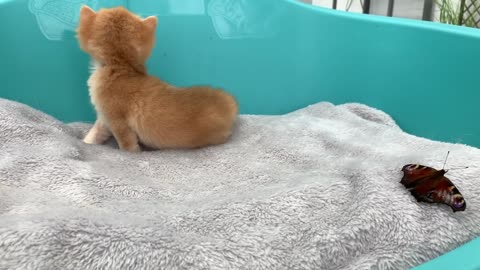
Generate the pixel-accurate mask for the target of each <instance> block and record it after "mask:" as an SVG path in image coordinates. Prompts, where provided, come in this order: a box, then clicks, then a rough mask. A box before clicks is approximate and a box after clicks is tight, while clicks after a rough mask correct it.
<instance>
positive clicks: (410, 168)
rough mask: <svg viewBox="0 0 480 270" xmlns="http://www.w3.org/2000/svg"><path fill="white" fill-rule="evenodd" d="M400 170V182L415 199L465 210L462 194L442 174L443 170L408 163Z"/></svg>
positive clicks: (455, 209) (454, 209)
mask: <svg viewBox="0 0 480 270" xmlns="http://www.w3.org/2000/svg"><path fill="white" fill-rule="evenodd" d="M402 171H403V172H404V175H403V178H402V181H401V183H402V184H403V185H404V186H405V187H406V188H407V189H409V190H410V192H411V193H412V195H413V196H414V197H415V199H417V201H423V202H429V203H444V204H446V205H448V206H450V207H451V208H452V210H453V212H457V211H464V210H465V208H466V206H467V204H466V202H465V200H464V198H463V196H462V194H461V193H460V191H459V190H458V189H457V187H456V186H455V185H454V184H453V183H452V181H450V179H448V178H447V177H445V176H444V174H445V173H446V172H445V171H444V170H435V169H433V168H430V167H427V166H422V165H416V164H408V165H405V166H404V167H403V169H402Z"/></svg>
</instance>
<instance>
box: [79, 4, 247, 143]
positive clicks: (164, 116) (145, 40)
mask: <svg viewBox="0 0 480 270" xmlns="http://www.w3.org/2000/svg"><path fill="white" fill-rule="evenodd" d="M156 26H157V18H156V17H148V18H146V19H142V18H140V17H138V16H136V15H135V14H133V13H131V12H129V11H128V10H126V9H125V8H123V7H117V8H111V9H102V10H100V11H98V12H97V13H96V12H95V11H93V10H92V9H90V8H89V7H87V6H83V7H82V8H81V11H80V22H79V26H78V29H77V37H78V40H79V43H80V47H81V48H82V49H83V50H84V51H85V52H87V53H88V54H90V56H91V57H92V58H93V59H95V61H96V62H97V65H96V69H95V70H94V71H93V73H92V75H91V76H90V79H89V80H88V86H89V88H90V89H89V91H90V97H91V101H92V103H93V105H94V107H95V110H96V112H97V121H96V122H95V124H94V126H93V128H92V129H91V130H90V131H89V132H88V134H87V136H86V137H85V139H84V142H85V143H89V144H101V143H104V142H105V141H106V140H107V139H108V138H109V137H110V136H111V135H112V134H113V136H114V137H115V139H116V140H117V142H118V144H119V146H120V148H121V149H124V150H127V151H140V146H139V143H142V144H144V145H146V146H149V147H152V148H157V149H158V148H169V147H181V148H196V147H202V146H206V145H212V144H221V143H224V142H225V141H227V140H228V138H229V137H230V134H231V132H232V127H233V124H234V122H235V119H236V117H237V113H238V105H237V103H236V101H235V99H234V98H233V97H232V96H231V95H229V94H228V93H226V92H224V91H222V90H217V89H212V88H209V87H203V86H197V87H189V88H182V89H180V88H176V87H174V86H172V85H169V84H167V83H166V82H163V81H161V80H160V79H158V78H155V77H153V76H149V75H148V74H147V71H146V69H145V61H146V60H147V58H148V57H149V56H150V53H151V51H152V48H153V46H154V42H155V28H156Z"/></svg>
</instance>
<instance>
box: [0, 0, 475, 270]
mask: <svg viewBox="0 0 480 270" xmlns="http://www.w3.org/2000/svg"><path fill="white" fill-rule="evenodd" d="M82 3H86V4H88V5H89V6H91V7H93V8H94V9H98V8H100V7H111V6H116V5H124V6H126V7H128V8H129V9H130V10H132V11H134V12H136V13H138V14H139V15H143V16H147V15H157V16H158V17H159V26H158V29H157V45H156V48H155V50H154V52H153V55H152V57H151V59H150V60H149V62H148V68H149V71H150V73H152V74H154V75H157V76H159V77H161V78H162V79H164V80H166V81H168V82H170V83H173V84H176V85H180V86H182V85H185V86H186V85H193V84H209V85H212V86H217V87H222V88H225V89H226V90H228V91H230V92H232V93H233V94H234V95H235V96H236V97H237V98H238V100H239V102H240V107H241V113H253V114H280V113H286V112H289V111H292V110H295V109H298V108H301V107H303V106H306V105H309V104H312V103H315V102H318V101H330V102H333V103H336V104H338V103H344V102H361V103H365V104H368V105H370V106H374V107H377V108H379V109H381V110H384V111H386V112H387V113H389V114H390V115H392V116H393V117H394V119H395V120H396V121H397V122H398V123H399V125H400V126H401V127H402V128H403V129H404V130H405V131H407V132H410V133H413V134H416V135H418V136H423V137H427V138H431V139H435V140H442V141H449V142H460V143H466V144H470V145H474V146H477V147H478V146H480V136H479V135H480V125H479V124H478V116H479V115H480V106H478V102H479V101H480V89H479V88H480V87H479V83H478V82H479V81H478V66H477V65H478V63H479V61H480V31H479V30H477V29H470V28H463V27H456V26H448V25H441V24H436V23H431V22H422V21H412V20H406V19H398V18H387V17H379V16H367V15H361V14H352V13H344V12H339V11H332V10H327V9H322V8H317V7H312V6H307V5H304V4H302V3H299V2H296V1H294V0H181V1H180V0H142V1H129V0H84V1H82V0H62V1H59V0H0V22H1V24H0V37H1V40H0V59H1V61H2V65H0V81H1V86H0V97H3V98H9V99H13V100H17V101H20V102H23V103H26V104H28V105H30V106H33V107H36V108H38V109H41V110H43V111H45V112H47V113H49V114H51V115H53V116H55V117H57V118H59V119H61V120H63V121H66V122H70V121H92V120H93V119H94V113H93V110H92V108H91V106H90V103H89V99H88V92H87V88H86V80H87V78H88V65H89V59H88V56H87V55H85V54H84V53H83V52H81V51H80V49H79V48H78V44H77V40H76V39H75V33H74V30H75V27H76V24H77V21H78V11H79V7H80V5H81V4H82ZM459 250H460V251H455V252H452V253H449V254H447V255H446V256H445V257H442V259H439V260H438V261H437V260H434V261H432V264H430V265H433V266H432V267H437V266H438V262H439V261H440V262H441V264H443V265H447V264H446V263H445V262H448V263H451V265H460V266H462V265H463V266H465V268H456V269H471V270H473V269H479V268H480V260H478V259H476V258H475V257H473V256H470V255H468V254H479V253H480V252H479V244H478V240H477V241H476V242H473V244H469V245H466V246H464V247H462V249H459ZM463 255H465V256H463ZM424 267H428V266H424ZM421 269H427V268H421ZM428 269H432V268H428ZM434 269H441V268H434Z"/></svg>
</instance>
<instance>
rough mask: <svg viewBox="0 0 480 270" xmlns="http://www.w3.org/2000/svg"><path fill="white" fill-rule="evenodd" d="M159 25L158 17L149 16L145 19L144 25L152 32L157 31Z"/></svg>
mask: <svg viewBox="0 0 480 270" xmlns="http://www.w3.org/2000/svg"><path fill="white" fill-rule="evenodd" d="M157 23H158V20H157V17H155V16H149V17H147V18H145V19H143V24H145V25H146V26H147V27H148V29H150V30H153V29H155V28H156V27H157Z"/></svg>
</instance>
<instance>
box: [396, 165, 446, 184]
mask: <svg viewBox="0 0 480 270" xmlns="http://www.w3.org/2000/svg"><path fill="white" fill-rule="evenodd" d="M402 172H403V178H402V180H401V181H400V183H401V184H402V185H404V186H405V188H407V189H409V188H412V187H415V186H416V185H418V184H420V183H421V182H422V181H424V180H426V179H428V178H431V177H435V176H437V175H442V176H443V174H445V171H444V170H440V171H439V170H435V169H434V168H431V167H427V166H424V165H419V164H407V165H405V166H403V168H402Z"/></svg>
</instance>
